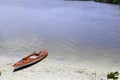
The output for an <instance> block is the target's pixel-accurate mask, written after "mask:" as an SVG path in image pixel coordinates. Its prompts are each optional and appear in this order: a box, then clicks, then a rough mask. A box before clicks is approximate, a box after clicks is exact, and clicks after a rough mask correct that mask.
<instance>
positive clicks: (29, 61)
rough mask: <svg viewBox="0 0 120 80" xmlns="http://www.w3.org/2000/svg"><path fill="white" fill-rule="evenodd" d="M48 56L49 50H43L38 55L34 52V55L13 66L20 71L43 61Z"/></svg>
mask: <svg viewBox="0 0 120 80" xmlns="http://www.w3.org/2000/svg"><path fill="white" fill-rule="evenodd" d="M47 55H48V51H47V50H41V51H39V52H38V53H36V52H33V53H32V54H30V55H28V56H26V57H24V58H22V59H21V60H20V61H18V62H16V63H15V64H13V65H12V66H13V67H14V68H15V69H19V68H22V67H25V66H28V65H30V64H34V63H36V62H38V61H40V60H42V59H43V58H44V57H46V56H47Z"/></svg>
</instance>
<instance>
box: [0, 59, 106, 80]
mask: <svg viewBox="0 0 120 80" xmlns="http://www.w3.org/2000/svg"><path fill="white" fill-rule="evenodd" d="M0 59H1V60H0V63H1V64H0V70H1V72H2V75H1V76H0V79H1V80H10V79H11V80H21V79H22V80H40V79H44V80H96V79H98V80H101V79H102V80H107V78H106V75H107V73H108V72H106V73H104V72H102V71H101V72H99V71H96V70H94V69H90V68H87V67H81V66H80V67H78V66H76V65H74V66H72V65H66V64H64V63H63V64H59V63H52V62H50V61H48V59H47V58H46V59H44V60H42V61H40V62H39V63H37V64H35V65H32V66H30V67H28V68H25V69H22V70H19V71H16V72H13V70H14V68H13V67H12V64H13V62H14V61H15V60H14V59H11V60H10V59H9V60H8V59H7V60H4V59H5V58H3V60H4V62H3V61H2V58H0Z"/></svg>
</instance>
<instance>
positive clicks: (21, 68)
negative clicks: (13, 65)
mask: <svg viewBox="0 0 120 80" xmlns="http://www.w3.org/2000/svg"><path fill="white" fill-rule="evenodd" d="M47 56H48V55H46V56H45V57H43V58H42V59H40V60H38V61H36V62H34V63H32V64H29V65H26V66H23V67H20V68H18V69H14V70H13V72H16V71H19V70H23V69H25V68H28V67H30V66H32V65H34V64H37V63H38V62H40V61H42V60H43V59H45V58H46V57H47Z"/></svg>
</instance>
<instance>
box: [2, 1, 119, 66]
mask: <svg viewBox="0 0 120 80" xmlns="http://www.w3.org/2000/svg"><path fill="white" fill-rule="evenodd" d="M40 49H48V51H49V54H50V55H49V57H50V58H52V59H56V60H58V61H65V60H66V61H70V62H73V64H80V63H86V64H87V63H90V64H91V65H93V64H97V65H98V66H99V65H103V64H104V66H105V67H108V66H110V65H113V66H111V68H113V67H115V68H116V67H119V65H120V59H119V58H120V6H118V5H111V4H103V3H96V2H93V1H86V2H83V1H79V2H77V1H74V2H70V1H66V2H65V1H59V0H53V1H47V0H40V1H39V0H36V1H35V0H26V1H24V0H19V1H12V0H11V1H8V0H1V1H0V55H2V56H3V55H6V54H8V55H10V56H11V57H14V56H23V55H26V54H29V53H30V52H32V51H34V50H35V51H38V50H40ZM64 54H66V55H64ZM63 55H64V56H63Z"/></svg>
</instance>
